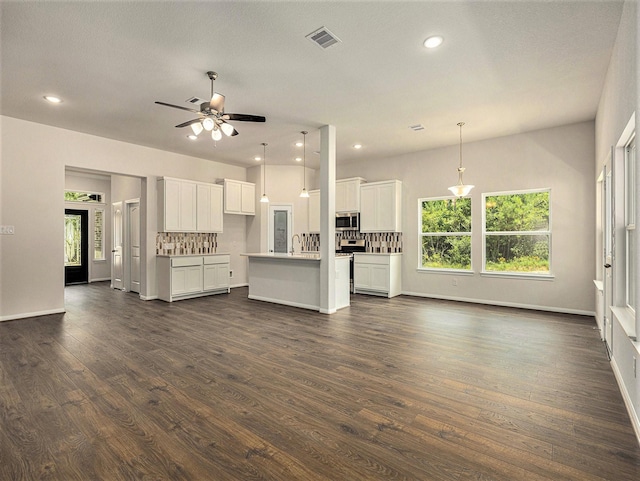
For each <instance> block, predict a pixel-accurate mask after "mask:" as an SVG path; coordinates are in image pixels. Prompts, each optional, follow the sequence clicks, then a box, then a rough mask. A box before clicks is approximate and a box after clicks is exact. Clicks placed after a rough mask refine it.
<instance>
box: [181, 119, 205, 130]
mask: <svg viewBox="0 0 640 481" xmlns="http://www.w3.org/2000/svg"><path fill="white" fill-rule="evenodd" d="M201 120H202V119H193V120H189V121H188V122H183V123H181V124H179V125H176V127H177V128H180V127H188V126H189V125H191V124H195V123H197V122H200V121H201Z"/></svg>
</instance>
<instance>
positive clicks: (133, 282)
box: [126, 202, 140, 293]
mask: <svg viewBox="0 0 640 481" xmlns="http://www.w3.org/2000/svg"><path fill="white" fill-rule="evenodd" d="M127 214H128V215H127V232H128V236H127V239H128V243H127V244H128V245H127V249H128V256H127V262H126V265H127V266H126V267H127V268H128V270H129V275H128V276H127V290H128V291H131V292H137V293H139V292H140V202H128V203H127Z"/></svg>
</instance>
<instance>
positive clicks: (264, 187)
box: [260, 142, 269, 204]
mask: <svg viewBox="0 0 640 481" xmlns="http://www.w3.org/2000/svg"><path fill="white" fill-rule="evenodd" d="M260 202H262V203H263V204H266V203H268V202H269V197H267V143H266V142H262V197H261V198H260Z"/></svg>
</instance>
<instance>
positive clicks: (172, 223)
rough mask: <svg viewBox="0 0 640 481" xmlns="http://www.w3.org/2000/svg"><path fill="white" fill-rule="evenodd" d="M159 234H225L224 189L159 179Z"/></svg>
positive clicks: (166, 178)
mask: <svg viewBox="0 0 640 481" xmlns="http://www.w3.org/2000/svg"><path fill="white" fill-rule="evenodd" d="M158 231H159V232H222V187H221V186H219V185H214V184H206V183H203V182H194V181H190V180H181V179H173V178H169V177H165V178H162V179H159V180H158Z"/></svg>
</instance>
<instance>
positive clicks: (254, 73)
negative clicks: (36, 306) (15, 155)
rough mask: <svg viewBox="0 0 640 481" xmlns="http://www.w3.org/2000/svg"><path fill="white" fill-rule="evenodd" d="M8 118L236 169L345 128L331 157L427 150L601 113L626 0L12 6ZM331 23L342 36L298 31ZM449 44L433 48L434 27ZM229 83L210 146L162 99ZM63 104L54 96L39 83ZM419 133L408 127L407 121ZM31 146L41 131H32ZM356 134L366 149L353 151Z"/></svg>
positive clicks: (310, 156)
mask: <svg viewBox="0 0 640 481" xmlns="http://www.w3.org/2000/svg"><path fill="white" fill-rule="evenodd" d="M1 8H2V10H1V14H2V17H1V19H0V21H1V25H0V27H1V28H0V32H1V33H0V35H1V37H0V38H1V42H2V43H1V57H0V61H1V70H2V73H1V82H2V83H1V84H0V86H1V94H2V95H1V104H0V106H1V110H0V111H1V113H2V114H3V115H7V116H10V117H17V118H20V119H26V120H31V121H34V122H40V123H44V124H49V125H54V126H58V127H62V128H66V129H72V130H77V131H81V132H86V133H89V134H94V135H99V136H103V137H108V138H112V139H118V140H122V141H126V142H132V143H136V144H141V145H145V146H150V147H155V148H158V149H163V150H168V151H172V152H178V153H182V154H187V155H192V156H195V157H201V158H206V159H211V160H217V161H221V162H226V163H232V164H237V165H242V166H249V165H253V164H255V163H256V162H255V160H253V157H254V156H255V155H259V154H261V153H262V146H261V145H260V143H261V142H267V143H268V144H269V146H268V147H267V161H268V163H280V164H294V163H295V161H294V160H293V158H294V157H295V156H296V155H300V150H301V149H299V148H298V149H296V148H295V147H294V146H293V144H294V141H295V140H297V139H299V138H301V135H300V134H299V132H300V131H301V130H309V131H310V135H309V136H308V148H307V162H308V164H310V165H311V166H317V165H318V155H316V154H314V153H313V151H314V150H319V134H318V130H317V129H318V128H319V127H321V126H322V125H325V124H332V125H335V126H336V129H337V137H338V152H337V158H338V162H339V163H340V162H349V161H352V160H355V159H373V158H385V157H391V156H396V155H399V154H403V153H408V152H415V151H420V150H426V149H431V148H435V147H439V146H443V145H452V144H456V143H457V142H458V135H459V131H458V127H457V126H456V124H457V123H458V122H459V121H464V122H466V125H465V127H464V130H463V135H464V140H465V142H466V141H472V140H479V139H485V138H491V137H497V136H502V135H508V134H513V133H518V132H524V131H530V130H535V129H539V128H545V127H550V126H556V125H562V124H567V123H572V122H579V121H584V120H591V119H593V118H594V117H595V113H596V108H597V104H598V100H599V97H600V92H601V90H602V86H603V83H604V78H605V74H606V70H607V67H608V62H609V57H610V54H611V49H612V46H613V44H614V41H615V36H616V32H617V27H618V23H619V20H620V15H621V11H622V4H621V3H620V2H616V1H607V0H602V1H597V0H596V1H582V2H570V1H565V0H555V1H554V0H551V1H544V2H543V1H533V2H530V1H518V0H513V1H510V2H498V1H487V2H479V1H478V2H454V1H447V2H432V1H412V2H403V1H372V2H362V1H349V2H347V1H342V2H328V1H307V2H301V1H290V2H269V1H252V2H247V1H233V2H219V1H209V2H205V1H201V2H164V1H162V2H159V1H158V2H135V1H130V2H113V3H111V2H110V3H106V2H100V1H97V2H95V1H86V2H44V1H34V2H7V1H3V2H2V5H1ZM321 26H325V27H326V28H328V29H329V30H331V31H332V32H333V33H334V34H335V35H337V36H338V37H339V38H340V39H341V40H342V43H339V44H337V45H335V46H333V47H330V48H328V49H326V50H323V49H321V48H319V47H318V46H317V45H315V44H313V43H312V42H311V41H309V40H308V39H306V38H305V36H306V35H307V34H309V33H311V32H312V31H314V30H316V29H317V28H319V27H321ZM433 34H439V35H442V36H444V39H445V40H444V43H443V45H442V46H441V47H439V48H438V49H435V50H428V49H425V48H424V47H423V46H422V42H423V41H424V40H425V38H427V37H428V36H430V35H433ZM207 70H215V71H216V72H218V74H219V77H218V80H216V82H215V85H214V88H215V90H216V91H217V92H220V93H222V94H224V95H226V111H227V112H235V113H248V114H256V115H264V116H266V118H267V121H266V123H264V124H258V123H247V122H235V123H234V126H235V127H236V129H237V130H238V131H239V132H240V135H238V136H236V137H233V138H224V139H223V140H222V141H220V142H218V143H217V147H215V148H214V142H213V140H211V138H210V137H205V136H204V134H201V136H200V137H201V138H199V139H198V140H197V141H195V142H194V141H190V140H188V139H187V138H186V135H187V134H188V133H190V129H189V128H188V127H187V128H185V129H176V128H174V126H175V125H177V124H179V123H182V122H185V121H187V120H190V119H191V118H194V117H195V116H194V115H192V114H190V113H189V112H183V111H180V110H176V109H171V108H167V107H161V106H158V105H156V104H154V101H156V100H159V101H163V102H167V103H173V104H178V105H184V106H187V107H188V106H189V105H188V104H186V103H185V101H186V100H187V99H188V98H189V97H192V96H197V97H200V98H208V97H209V89H210V84H209V79H208V78H207V76H206V73H205V72H206V71H207ZM45 94H55V95H58V96H60V97H62V98H63V99H64V102H63V103H62V104H60V105H57V106H54V105H50V104H48V103H46V102H45V101H44V100H43V98H42V97H43V95H45ZM414 124H422V125H423V126H424V127H425V129H424V130H422V131H419V132H414V131H413V130H411V129H410V128H409V126H410V125H414ZM34 141H37V139H34ZM354 143H362V144H363V146H364V147H363V148H362V149H361V150H360V151H356V150H354V149H353V148H352V145H353V144H354Z"/></svg>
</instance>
